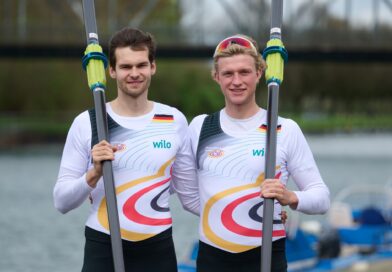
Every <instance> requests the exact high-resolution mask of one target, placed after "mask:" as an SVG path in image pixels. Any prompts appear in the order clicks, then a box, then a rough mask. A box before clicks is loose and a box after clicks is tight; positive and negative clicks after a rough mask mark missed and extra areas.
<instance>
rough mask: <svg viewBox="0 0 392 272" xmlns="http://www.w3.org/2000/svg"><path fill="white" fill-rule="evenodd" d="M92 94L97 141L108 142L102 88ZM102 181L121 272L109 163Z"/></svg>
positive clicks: (116, 263)
mask: <svg viewBox="0 0 392 272" xmlns="http://www.w3.org/2000/svg"><path fill="white" fill-rule="evenodd" d="M93 93H94V105H95V114H96V123H97V133H98V140H99V141H102V140H108V139H109V133H108V123H107V117H106V106H105V104H106V103H105V92H104V89H102V88H95V89H94V90H93ZM103 180H104V187H105V197H106V207H107V211H108V221H109V229H110V241H111V245H112V253H113V264H114V271H116V272H123V271H125V267H124V257H123V248H122V240H121V233H120V224H119V220H118V210H117V199H116V189H115V185H114V184H115V183H114V178H113V167H112V163H111V161H104V162H103Z"/></svg>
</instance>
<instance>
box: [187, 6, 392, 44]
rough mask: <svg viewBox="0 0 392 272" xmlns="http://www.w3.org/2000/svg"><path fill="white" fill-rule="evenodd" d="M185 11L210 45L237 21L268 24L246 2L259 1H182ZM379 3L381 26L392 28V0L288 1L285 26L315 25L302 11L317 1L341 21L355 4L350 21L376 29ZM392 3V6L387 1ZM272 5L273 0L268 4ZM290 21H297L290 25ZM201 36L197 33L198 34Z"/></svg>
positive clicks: (310, 14)
mask: <svg viewBox="0 0 392 272" xmlns="http://www.w3.org/2000/svg"><path fill="white" fill-rule="evenodd" d="M181 1H182V9H183V12H184V13H183V14H184V15H183V18H182V21H181V23H182V25H183V26H185V27H195V26H196V30H198V31H199V32H200V31H203V33H204V34H203V35H204V36H203V40H204V42H206V43H209V42H212V40H213V39H214V31H215V30H217V29H219V32H220V33H222V32H224V31H225V30H228V31H230V29H232V28H233V26H234V25H235V20H238V21H241V22H242V24H243V25H245V26H246V27H248V28H251V27H257V26H259V25H260V24H266V23H267V24H268V23H269V18H266V19H267V21H266V22H263V21H260V19H259V18H257V17H255V16H254V12H253V16H252V10H249V9H250V8H251V7H252V6H255V5H247V4H245V3H249V2H250V3H252V2H253V3H258V1H259V0H243V1H239V0H198V1H195V0H181ZM375 1H378V3H379V9H378V14H379V23H387V24H389V25H392V0H313V1H312V0H284V14H283V20H284V24H288V23H292V24H294V26H296V27H298V28H301V27H306V26H309V25H312V24H314V23H315V22H314V20H315V19H314V14H312V13H311V12H304V13H303V14H304V15H303V16H300V17H299V18H298V17H297V16H296V14H299V13H300V11H301V10H304V9H305V7H304V4H309V3H311V2H314V3H315V4H328V13H329V14H331V15H334V16H336V17H339V18H342V19H343V18H345V17H346V13H347V10H346V6H347V4H350V5H351V9H350V12H349V13H348V15H349V22H350V24H351V26H353V27H366V28H369V29H372V28H373V27H374V24H375V20H374V18H375V11H374V8H373V7H374V3H375ZM384 1H385V2H388V3H390V5H389V6H388V5H387V4H386V3H385V2H384ZM225 3H226V6H229V8H230V9H231V10H232V11H234V12H235V13H236V16H235V17H237V18H235V19H232V18H231V17H230V14H229V12H228V11H227V9H225V8H224V4H225ZM267 3H270V1H267ZM290 18H297V19H296V20H295V21H293V22H289V20H290ZM283 26H284V25H283ZM195 35H197V33H195ZM199 41H200V40H199Z"/></svg>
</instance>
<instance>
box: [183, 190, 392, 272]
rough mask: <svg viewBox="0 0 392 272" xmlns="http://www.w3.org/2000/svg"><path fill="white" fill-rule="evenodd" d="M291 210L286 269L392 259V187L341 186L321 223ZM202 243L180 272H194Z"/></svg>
mask: <svg viewBox="0 0 392 272" xmlns="http://www.w3.org/2000/svg"><path fill="white" fill-rule="evenodd" d="M297 214H298V213H290V214H289V220H288V222H287V233H288V235H287V239H286V256H287V262H288V271H290V272H299V271H301V272H316V271H340V270H344V269H348V268H352V267H355V266H359V265H360V266H361V268H358V269H359V270H360V271H371V270H369V269H370V268H369V266H371V265H372V264H374V263H377V262H383V261H386V260H389V261H392V185H391V183H388V184H386V185H385V186H379V187H377V186H372V185H355V186H349V187H347V188H345V189H344V190H341V191H340V192H339V194H337V195H336V197H335V198H334V200H333V202H332V205H331V208H330V210H329V212H328V214H327V216H326V218H327V220H326V222H325V223H321V222H320V221H304V222H301V223H300V222H299V217H298V216H297ZM197 247H198V244H197V243H194V245H193V247H192V249H191V250H190V253H189V256H188V259H187V260H185V261H183V262H181V263H180V264H179V266H178V268H179V271H180V272H191V271H196V257H197Z"/></svg>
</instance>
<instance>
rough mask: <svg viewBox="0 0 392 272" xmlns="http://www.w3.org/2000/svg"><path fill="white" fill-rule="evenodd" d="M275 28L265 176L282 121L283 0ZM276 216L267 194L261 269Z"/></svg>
mask: <svg viewBox="0 0 392 272" xmlns="http://www.w3.org/2000/svg"><path fill="white" fill-rule="evenodd" d="M271 2H272V3H271V5H272V6H271V10H272V16H271V31H270V40H269V41H268V43H267V47H266V49H265V50H264V52H263V57H264V59H265V60H266V61H267V67H268V68H267V71H266V74H265V77H266V81H267V85H268V107H267V144H266V163H265V178H266V179H270V178H274V177H275V164H276V129H277V122H278V101H279V85H280V84H281V83H282V81H283V66H284V65H283V64H284V61H287V51H286V49H285V48H284V46H283V43H282V40H281V26H282V13H283V0H271ZM273 216H274V199H272V198H265V199H264V205H263V231H262V233H263V234H262V246H261V271H262V272H270V271H271V256H272V230H273Z"/></svg>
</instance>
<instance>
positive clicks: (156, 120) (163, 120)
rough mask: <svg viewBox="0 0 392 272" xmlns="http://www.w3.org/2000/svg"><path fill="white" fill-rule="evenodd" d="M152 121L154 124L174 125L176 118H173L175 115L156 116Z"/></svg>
mask: <svg viewBox="0 0 392 272" xmlns="http://www.w3.org/2000/svg"><path fill="white" fill-rule="evenodd" d="M152 121H153V122H154V123H173V122H174V118H173V115H167V114H155V115H154V118H152Z"/></svg>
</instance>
